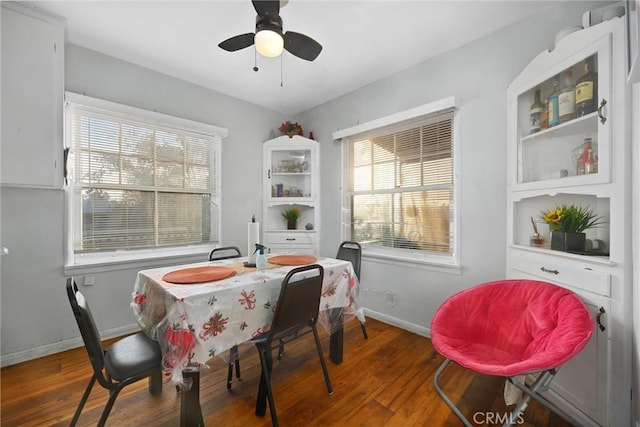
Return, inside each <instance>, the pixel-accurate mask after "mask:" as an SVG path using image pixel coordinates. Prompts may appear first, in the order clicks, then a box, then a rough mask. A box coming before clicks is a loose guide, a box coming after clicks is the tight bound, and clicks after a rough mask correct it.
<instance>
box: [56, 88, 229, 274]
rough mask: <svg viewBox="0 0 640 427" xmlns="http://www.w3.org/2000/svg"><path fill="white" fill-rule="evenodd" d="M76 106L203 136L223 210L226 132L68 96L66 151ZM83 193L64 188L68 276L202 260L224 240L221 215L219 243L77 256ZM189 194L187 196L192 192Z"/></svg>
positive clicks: (216, 198) (213, 194)
mask: <svg viewBox="0 0 640 427" xmlns="http://www.w3.org/2000/svg"><path fill="white" fill-rule="evenodd" d="M73 105H78V106H79V107H80V108H87V109H94V110H101V111H104V112H108V113H110V114H112V115H113V116H115V117H118V116H120V117H122V118H123V119H133V120H136V121H140V122H143V123H145V124H149V125H153V126H160V127H165V128H169V129H174V130H179V131H184V132H185V133H189V134H196V135H202V136H205V137H206V138H207V139H210V140H212V142H213V144H214V146H213V147H212V148H211V149H210V152H209V155H210V163H209V165H210V166H209V167H210V176H211V179H212V180H214V177H215V176H217V177H218V179H215V180H214V182H213V183H212V186H211V188H210V191H211V203H214V204H217V205H218V206H219V207H221V206H222V197H221V189H222V183H221V181H222V174H221V154H222V139H223V138H225V137H226V136H227V134H228V131H227V129H225V128H222V127H218V126H214V125H210V124H206V123H201V122H196V121H192V120H188V119H183V118H179V117H175V116H171V115H168V114H163V113H158V112H155V111H150V110H145V109H142V108H137V107H132V106H128V105H124V104H119V103H115V102H111V101H106V100H102V99H98V98H92V97H89V96H85V95H80V94H76V93H73V92H65V105H64V135H63V141H64V148H65V151H66V150H68V149H71V148H72V144H73V141H72V140H71V138H72V133H71V113H70V112H69V108H73ZM81 191H82V190H81V188H80V186H75V185H73V184H72V183H68V184H65V188H64V193H65V207H66V209H65V242H64V244H65V259H64V268H65V272H68V273H70V274H79V273H81V272H82V271H83V270H86V269H87V268H90V269H91V271H100V270H103V269H107V270H108V269H113V267H114V266H115V265H119V266H127V265H129V266H131V267H138V266H145V265H151V264H152V263H154V262H155V263H156V264H157V260H161V259H172V260H176V257H182V258H185V257H187V258H188V257H192V256H199V255H201V254H204V253H208V252H209V251H210V250H211V248H212V247H215V246H216V244H217V243H218V242H219V241H221V240H222V236H221V234H222V224H221V215H218V218H217V224H216V225H215V226H216V227H217V229H218V230H219V234H218V240H217V241H211V242H208V243H202V244H185V245H177V246H171V247H154V248H143V249H126V250H120V249H117V250H114V251H105V252H95V253H81V254H76V253H75V250H74V238H75V236H74V235H75V232H76V228H77V227H78V226H79V225H77V221H79V214H78V210H79V203H78V197H80V193H81ZM186 192H187V193H188V192H189V191H186ZM96 268H97V270H96Z"/></svg>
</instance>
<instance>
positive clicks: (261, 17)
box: [218, 0, 322, 61]
mask: <svg viewBox="0 0 640 427" xmlns="http://www.w3.org/2000/svg"><path fill="white" fill-rule="evenodd" d="M251 2H252V3H253V7H254V9H255V10H256V12H257V13H258V16H256V32H255V34H254V33H245V34H240V35H237V36H234V37H231V38H229V39H227V40H225V41H223V42H222V43H220V44H219V45H218V46H219V47H220V48H222V49H224V50H226V51H229V52H235V51H236V50H240V49H244V48H245V47H249V46H251V45H252V44H254V43H255V45H256V50H257V51H258V53H259V54H261V55H262V56H266V57H269V58H274V57H276V56H279V55H280V54H282V50H283V49H285V50H287V51H288V52H290V53H291V54H293V55H295V56H297V57H298V58H302V59H305V60H307V61H313V60H314V59H316V58H317V57H318V55H320V52H321V51H322V45H320V43H318V42H317V41H315V40H314V39H312V38H311V37H309V36H306V35H304V34H301V33H296V32H293V31H287V32H286V33H284V34H282V18H280V1H279V0H252V1H251ZM284 4H286V2H284Z"/></svg>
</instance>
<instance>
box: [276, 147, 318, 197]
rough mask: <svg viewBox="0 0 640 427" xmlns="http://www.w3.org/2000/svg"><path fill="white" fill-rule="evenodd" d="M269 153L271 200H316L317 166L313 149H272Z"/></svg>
mask: <svg viewBox="0 0 640 427" xmlns="http://www.w3.org/2000/svg"><path fill="white" fill-rule="evenodd" d="M268 153H269V158H270V162H269V163H268V167H269V165H270V169H269V170H268V171H267V178H268V182H269V184H270V188H268V189H267V191H268V194H270V199H271V200H274V201H277V200H279V201H285V200H286V201H294V200H299V201H305V200H312V199H314V198H315V196H316V195H315V194H314V183H313V173H312V172H313V168H314V167H315V165H314V164H313V161H312V160H313V155H312V154H313V150H312V149H311V148H302V147H292V148H290V149H281V148H272V149H270V150H269V151H268Z"/></svg>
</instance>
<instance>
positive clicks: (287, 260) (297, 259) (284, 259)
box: [267, 255, 318, 265]
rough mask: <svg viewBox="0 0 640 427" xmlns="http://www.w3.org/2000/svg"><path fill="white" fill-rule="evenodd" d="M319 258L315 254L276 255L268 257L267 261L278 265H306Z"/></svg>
mask: <svg viewBox="0 0 640 427" xmlns="http://www.w3.org/2000/svg"><path fill="white" fill-rule="evenodd" d="M317 260H318V259H317V258H316V257H314V256H313V255H276V256H272V257H271V258H267V262H269V263H271V264H276V265H305V264H313V263H314V262H316V261H317Z"/></svg>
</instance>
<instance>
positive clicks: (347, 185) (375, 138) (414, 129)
mask: <svg viewBox="0 0 640 427" xmlns="http://www.w3.org/2000/svg"><path fill="white" fill-rule="evenodd" d="M453 121H454V112H453V109H452V108H448V109H446V110H445V111H442V110H439V111H437V112H434V113H431V114H422V115H420V116H417V117H412V118H410V119H405V120H401V121H397V122H394V123H390V124H386V125H384V126H381V127H374V128H372V129H369V130H366V131H364V132H360V133H355V134H353V135H350V136H348V138H347V141H346V143H345V144H344V158H345V162H344V166H345V171H344V181H345V182H344V202H343V212H344V213H345V215H344V216H343V221H344V224H343V229H344V234H345V236H344V237H345V238H346V239H350V240H354V241H357V242H360V243H361V244H362V245H363V246H364V248H365V253H366V249H367V248H369V249H372V250H373V249H375V250H377V253H384V254H387V255H391V256H393V254H395V255H396V256H399V257H403V256H405V255H406V254H407V253H409V251H411V252H410V253H414V254H415V253H416V252H418V251H419V255H418V256H417V257H418V258H425V257H446V258H449V260H452V259H453V257H454V255H455V239H454V237H455V221H454V218H455V215H454V213H455V210H454V200H455V197H454V156H453V154H454V150H453V149H454V135H453V129H454V126H453V124H454V123H453ZM334 136H335V135H334ZM374 252H375V251H374Z"/></svg>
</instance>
